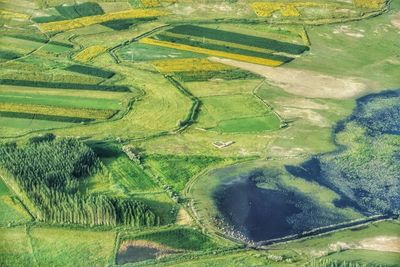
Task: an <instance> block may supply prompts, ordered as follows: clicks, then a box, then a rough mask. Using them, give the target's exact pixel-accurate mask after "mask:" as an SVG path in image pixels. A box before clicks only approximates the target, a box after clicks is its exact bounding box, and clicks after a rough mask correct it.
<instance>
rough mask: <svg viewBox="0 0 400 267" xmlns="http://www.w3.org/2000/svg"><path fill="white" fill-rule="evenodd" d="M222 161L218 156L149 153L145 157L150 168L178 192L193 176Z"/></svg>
mask: <svg viewBox="0 0 400 267" xmlns="http://www.w3.org/2000/svg"><path fill="white" fill-rule="evenodd" d="M222 161H223V159H221V158H217V157H204V156H186V157H185V156H175V155H149V156H148V157H146V159H145V162H146V164H147V165H148V166H149V167H150V169H151V170H152V171H153V172H154V173H156V174H157V175H159V176H161V177H162V179H163V180H164V181H165V183H166V184H168V185H170V186H171V187H172V188H173V189H174V190H176V191H178V192H180V191H182V190H183V189H184V188H185V185H186V183H187V182H188V181H189V180H190V179H191V178H192V177H194V176H195V175H197V174H199V173H200V172H201V171H203V170H204V169H206V168H209V167H210V166H212V165H216V164H218V163H221V162H222Z"/></svg>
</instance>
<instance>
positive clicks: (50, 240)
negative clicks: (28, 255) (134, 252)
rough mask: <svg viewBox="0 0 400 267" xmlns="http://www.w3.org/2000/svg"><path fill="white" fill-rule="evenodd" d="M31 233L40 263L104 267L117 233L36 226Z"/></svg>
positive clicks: (34, 252) (40, 264)
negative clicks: (83, 264)
mask: <svg viewBox="0 0 400 267" xmlns="http://www.w3.org/2000/svg"><path fill="white" fill-rule="evenodd" d="M29 236H30V239H31V244H32V249H33V255H34V257H35V259H36V263H37V265H38V266H79V265H82V263H85V265H88V266H89V265H90V266H105V265H107V264H109V263H110V261H111V259H112V258H113V255H112V254H113V247H114V242H115V232H101V231H89V230H79V229H76V230H74V229H68V228H55V227H54V228H53V227H48V228H47V227H34V228H31V230H30V233H29ZM8 245H9V246H10V245H11V244H8ZM28 247H29V246H28Z"/></svg>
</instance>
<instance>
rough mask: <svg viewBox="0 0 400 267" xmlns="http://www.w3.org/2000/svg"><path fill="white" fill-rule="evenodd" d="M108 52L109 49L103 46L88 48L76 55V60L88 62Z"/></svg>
mask: <svg viewBox="0 0 400 267" xmlns="http://www.w3.org/2000/svg"><path fill="white" fill-rule="evenodd" d="M106 50H107V47H104V46H101V45H94V46H89V47H88V48H86V49H84V50H82V51H81V52H79V53H78V54H76V55H75V57H74V59H75V60H78V61H81V62H88V61H90V60H92V59H93V58H95V57H97V56H98V55H100V54H102V53H104V52H105V51H106Z"/></svg>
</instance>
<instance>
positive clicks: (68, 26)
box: [39, 9, 168, 32]
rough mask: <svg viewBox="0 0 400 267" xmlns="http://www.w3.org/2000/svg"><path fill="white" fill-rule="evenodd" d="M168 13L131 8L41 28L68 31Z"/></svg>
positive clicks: (50, 30) (159, 10)
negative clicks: (108, 22) (113, 21)
mask: <svg viewBox="0 0 400 267" xmlns="http://www.w3.org/2000/svg"><path fill="white" fill-rule="evenodd" d="M167 14H168V13H167V12H166V11H164V10H161V9H130V10H124V11H119V12H113V13H107V14H104V15H96V16H90V17H82V18H76V19H71V20H65V21H54V22H48V23H42V24H40V26H39V27H40V29H41V30H42V31H44V32H52V31H66V30H72V29H76V28H81V27H85V26H90V25H93V24H98V23H103V22H106V21H111V20H118V19H130V18H146V17H158V16H163V15H167Z"/></svg>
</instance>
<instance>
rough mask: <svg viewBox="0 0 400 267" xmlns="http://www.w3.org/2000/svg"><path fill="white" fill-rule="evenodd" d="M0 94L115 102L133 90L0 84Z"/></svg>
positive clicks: (126, 96) (129, 94) (127, 95)
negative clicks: (64, 88) (96, 89)
mask: <svg viewBox="0 0 400 267" xmlns="http://www.w3.org/2000/svg"><path fill="white" fill-rule="evenodd" d="M0 94H1V95H13V94H16V95H17V96H21V95H26V96H27V97H30V95H32V94H34V96H37V97H42V96H43V97H44V96H48V97H51V96H52V97H58V98H59V99H62V98H64V97H65V98H66V99H68V98H69V97H76V98H80V99H87V98H89V99H93V100H96V101H97V100H99V99H104V100H112V101H115V102H121V101H122V100H123V99H126V98H128V97H129V96H131V95H133V94H134V92H124V93H123V92H113V91H96V92H95V93H94V92H93V90H79V89H77V90H74V89H69V90H60V89H57V88H56V89H52V88H40V87H28V86H13V85H0Z"/></svg>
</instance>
